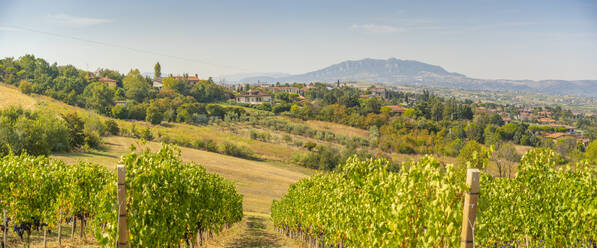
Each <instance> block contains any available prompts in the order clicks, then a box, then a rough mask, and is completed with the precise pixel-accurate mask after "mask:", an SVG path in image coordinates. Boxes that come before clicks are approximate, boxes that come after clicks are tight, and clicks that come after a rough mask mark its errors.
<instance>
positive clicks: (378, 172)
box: [272, 149, 597, 247]
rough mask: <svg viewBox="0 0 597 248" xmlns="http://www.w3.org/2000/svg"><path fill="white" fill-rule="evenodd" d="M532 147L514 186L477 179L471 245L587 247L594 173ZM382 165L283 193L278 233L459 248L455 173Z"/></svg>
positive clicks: (355, 168)
mask: <svg viewBox="0 0 597 248" xmlns="http://www.w3.org/2000/svg"><path fill="white" fill-rule="evenodd" d="M555 161H556V155H555V152H554V151H552V150H549V149H534V150H531V151H530V152H528V153H527V154H526V155H525V156H524V157H523V158H522V160H521V166H520V169H519V172H518V174H517V175H516V176H515V177H514V178H494V177H492V176H491V175H488V174H487V173H483V172H482V173H481V180H480V195H479V198H478V199H479V205H478V210H477V211H478V213H477V220H476V223H475V222H473V234H474V240H473V241H474V244H475V245H476V246H479V247H594V246H595V241H596V240H597V231H596V230H595V226H597V170H596V168H595V167H594V166H590V165H588V164H586V163H579V164H577V165H576V166H575V167H572V168H570V167H566V168H557V167H556V162H555ZM387 167H388V162H387V161H385V160H368V161H362V160H359V159H358V158H351V159H349V160H348V161H347V162H346V163H345V164H343V165H341V166H340V168H339V169H338V170H337V171H336V172H333V173H320V174H315V175H313V176H311V177H310V178H306V179H303V180H301V181H299V182H297V183H296V184H294V185H292V186H291V188H290V189H289V192H288V193H287V194H286V195H285V196H284V197H283V198H282V199H281V200H280V201H274V203H273V204H272V218H273V221H274V225H275V226H276V228H277V229H278V231H280V232H283V233H284V234H286V235H288V236H290V237H292V238H296V239H301V240H304V241H305V242H307V243H308V244H309V245H312V246H317V247H330V246H338V245H339V246H340V247H458V246H460V243H461V236H460V234H461V226H462V222H463V207H464V206H463V205H464V204H463V199H464V195H465V192H466V191H467V190H468V186H467V184H466V183H465V171H464V169H459V168H455V167H454V166H452V165H447V166H441V165H440V163H438V162H437V161H436V160H435V159H433V158H432V157H431V156H426V157H424V158H423V159H421V160H420V161H418V162H416V163H412V164H409V165H404V166H403V168H401V169H400V170H399V171H398V172H396V173H394V172H389V171H388V169H387Z"/></svg>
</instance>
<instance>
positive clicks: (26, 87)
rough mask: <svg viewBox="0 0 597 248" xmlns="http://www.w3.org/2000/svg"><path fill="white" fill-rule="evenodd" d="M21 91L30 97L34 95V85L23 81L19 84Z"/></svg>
mask: <svg viewBox="0 0 597 248" xmlns="http://www.w3.org/2000/svg"><path fill="white" fill-rule="evenodd" d="M19 90H21V92H23V94H26V95H29V94H31V93H33V84H32V83H31V82H29V81H27V80H21V81H20V82H19Z"/></svg>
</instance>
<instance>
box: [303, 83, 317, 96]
mask: <svg viewBox="0 0 597 248" xmlns="http://www.w3.org/2000/svg"><path fill="white" fill-rule="evenodd" d="M316 88H317V87H315V86H314V85H307V86H305V87H303V88H301V89H300V91H299V94H300V95H301V96H304V95H305V93H307V91H309V90H310V89H316Z"/></svg>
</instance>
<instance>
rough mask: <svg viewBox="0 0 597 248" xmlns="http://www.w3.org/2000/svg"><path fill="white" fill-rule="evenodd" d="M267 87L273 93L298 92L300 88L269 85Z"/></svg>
mask: <svg viewBox="0 0 597 248" xmlns="http://www.w3.org/2000/svg"><path fill="white" fill-rule="evenodd" d="M269 89H270V90H271V91H272V92H274V93H278V92H286V93H294V94H299V92H300V89H299V88H297V87H270V88H269Z"/></svg>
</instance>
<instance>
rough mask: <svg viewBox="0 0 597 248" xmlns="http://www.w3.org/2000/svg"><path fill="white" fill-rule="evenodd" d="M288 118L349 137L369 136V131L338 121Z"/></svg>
mask: <svg viewBox="0 0 597 248" xmlns="http://www.w3.org/2000/svg"><path fill="white" fill-rule="evenodd" d="M287 119H288V120H290V121H292V122H294V123H300V124H303V125H307V126H309V127H310V128H313V129H317V130H325V131H330V132H333V133H336V134H341V135H346V136H349V137H361V138H369V131H367V130H363V129H360V128H356V127H351V126H346V125H342V124H338V123H333V122H325V121H317V120H307V121H303V120H299V119H295V118H287Z"/></svg>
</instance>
